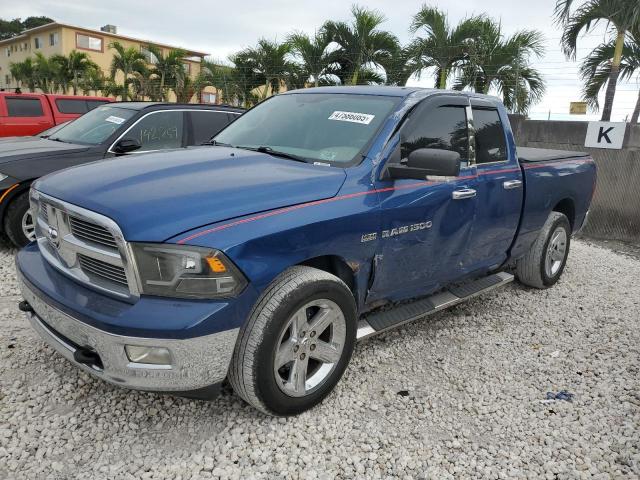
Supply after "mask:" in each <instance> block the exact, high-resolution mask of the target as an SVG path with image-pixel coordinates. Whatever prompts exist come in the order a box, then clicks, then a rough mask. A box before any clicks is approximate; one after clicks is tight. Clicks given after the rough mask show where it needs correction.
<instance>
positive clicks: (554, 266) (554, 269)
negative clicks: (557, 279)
mask: <svg viewBox="0 0 640 480" xmlns="http://www.w3.org/2000/svg"><path fill="white" fill-rule="evenodd" d="M566 253H567V232H566V231H565V229H564V228H558V229H557V230H556V231H555V232H553V235H551V240H549V245H548V246H547V255H546V258H545V267H544V268H545V272H546V274H547V276H548V277H553V276H554V275H555V274H556V273H558V271H559V270H560V268H561V267H562V264H563V262H564V257H565V254H566Z"/></svg>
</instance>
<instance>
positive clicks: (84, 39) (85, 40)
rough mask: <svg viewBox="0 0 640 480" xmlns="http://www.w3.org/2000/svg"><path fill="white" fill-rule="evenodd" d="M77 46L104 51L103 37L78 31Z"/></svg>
mask: <svg viewBox="0 0 640 480" xmlns="http://www.w3.org/2000/svg"><path fill="white" fill-rule="evenodd" d="M76 48H82V49H84V50H94V51H96V52H102V38H101V37H92V36H90V35H84V34H82V33H76Z"/></svg>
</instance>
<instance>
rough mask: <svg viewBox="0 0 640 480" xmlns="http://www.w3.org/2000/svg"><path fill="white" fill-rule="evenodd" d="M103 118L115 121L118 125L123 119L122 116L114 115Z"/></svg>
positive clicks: (107, 120)
mask: <svg viewBox="0 0 640 480" xmlns="http://www.w3.org/2000/svg"><path fill="white" fill-rule="evenodd" d="M104 120H105V121H106V122H111V123H117V124H118V125H120V124H121V123H123V122H124V121H125V119H124V118H120V117H116V116H115V115H111V116H110V117H107V118H105V119H104Z"/></svg>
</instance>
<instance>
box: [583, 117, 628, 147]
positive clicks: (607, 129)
mask: <svg viewBox="0 0 640 480" xmlns="http://www.w3.org/2000/svg"><path fill="white" fill-rule="evenodd" d="M626 127H627V124H626V123H624V122H589V126H588V127H587V137H586V138H585V140H584V146H585V147H590V148H610V149H614V150H620V149H621V148H622V143H623V142H624V133H625V129H626Z"/></svg>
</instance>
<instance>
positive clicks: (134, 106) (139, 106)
mask: <svg viewBox="0 0 640 480" xmlns="http://www.w3.org/2000/svg"><path fill="white" fill-rule="evenodd" d="M109 106H112V107H120V108H128V109H130V110H143V109H145V108H151V107H167V108H191V109H197V110H208V109H221V110H228V111H231V112H235V111H238V112H241V111H244V109H243V108H241V107H232V106H230V105H216V104H213V103H172V102H112V103H110V104H109Z"/></svg>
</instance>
